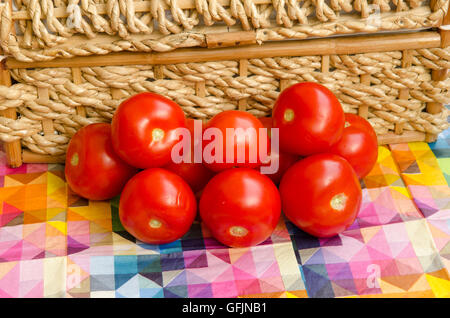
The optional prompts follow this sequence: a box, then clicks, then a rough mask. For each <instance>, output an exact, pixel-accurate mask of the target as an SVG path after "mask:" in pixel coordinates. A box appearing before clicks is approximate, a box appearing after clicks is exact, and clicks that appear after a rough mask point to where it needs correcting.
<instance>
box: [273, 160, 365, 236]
mask: <svg viewBox="0 0 450 318" xmlns="http://www.w3.org/2000/svg"><path fill="white" fill-rule="evenodd" d="M280 195H281V202H282V205H283V211H284V213H285V215H286V217H287V218H288V219H289V220H290V221H291V222H292V223H293V224H294V225H296V226H297V227H299V228H300V229H302V230H303V231H305V232H307V233H309V234H311V235H314V236H317V237H331V236H334V235H336V234H338V233H341V232H342V231H344V230H345V229H346V228H347V227H349V226H350V225H351V224H352V223H353V222H354V220H355V218H356V216H357V214H358V211H359V208H360V205H361V200H362V193H361V187H360V184H359V180H358V177H357V176H356V173H355V171H354V170H353V168H352V166H351V165H350V164H349V163H348V162H347V160H345V159H344V158H342V157H340V156H338V155H335V154H329V153H324V154H317V155H312V156H309V157H307V158H305V159H302V160H300V161H299V162H297V163H295V164H294V165H293V166H292V167H290V168H289V169H288V171H286V173H285V174H284V176H283V178H282V179H281V183H280Z"/></svg>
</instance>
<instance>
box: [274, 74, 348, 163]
mask: <svg viewBox="0 0 450 318" xmlns="http://www.w3.org/2000/svg"><path fill="white" fill-rule="evenodd" d="M272 117H273V127H275V128H279V129H280V149H281V151H284V152H288V153H294V154H298V155H300V156H307V155H312V154H315V153H320V152H325V151H327V150H328V149H329V147H330V146H331V145H333V144H334V143H336V142H337V141H338V140H339V138H341V135H342V131H343V129H344V122H345V120H344V111H343V110H342V107H341V104H340V103H339V101H338V99H337V98H336V96H334V95H333V93H332V92H331V91H330V90H329V89H328V88H326V87H325V86H322V85H320V84H317V83H313V82H303V83H297V84H294V85H292V86H290V87H288V88H286V89H285V90H284V91H283V92H282V93H281V94H280V95H279V97H278V99H277V101H276V102H275V105H274V108H273V115H272Z"/></svg>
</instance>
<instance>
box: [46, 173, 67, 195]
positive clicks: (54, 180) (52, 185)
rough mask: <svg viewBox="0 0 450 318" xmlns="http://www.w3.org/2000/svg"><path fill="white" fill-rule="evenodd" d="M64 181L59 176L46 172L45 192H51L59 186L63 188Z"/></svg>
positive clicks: (64, 185)
mask: <svg viewBox="0 0 450 318" xmlns="http://www.w3.org/2000/svg"><path fill="white" fill-rule="evenodd" d="M65 187H66V183H65V182H64V180H63V179H61V178H60V177H58V176H56V175H54V174H53V173H51V172H47V194H52V193H53V192H55V191H57V190H59V189H60V188H65Z"/></svg>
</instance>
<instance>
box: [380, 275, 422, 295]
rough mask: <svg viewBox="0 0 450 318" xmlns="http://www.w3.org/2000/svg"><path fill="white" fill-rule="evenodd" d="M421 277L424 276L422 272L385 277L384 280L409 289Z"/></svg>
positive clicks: (406, 289) (405, 289)
mask: <svg viewBox="0 0 450 318" xmlns="http://www.w3.org/2000/svg"><path fill="white" fill-rule="evenodd" d="M420 277H422V274H412V275H403V276H388V277H383V280H384V281H385V282H388V283H389V284H391V285H393V286H397V287H399V288H401V289H403V290H404V291H408V290H409V289H410V288H411V287H412V286H413V285H414V284H415V283H416V282H417V281H418V280H419V278H420Z"/></svg>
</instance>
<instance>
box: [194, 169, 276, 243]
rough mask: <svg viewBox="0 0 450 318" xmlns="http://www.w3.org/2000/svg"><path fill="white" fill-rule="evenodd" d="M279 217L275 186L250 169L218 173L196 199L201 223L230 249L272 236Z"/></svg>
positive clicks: (260, 241) (266, 178)
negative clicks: (198, 198) (198, 201)
mask: <svg viewBox="0 0 450 318" xmlns="http://www.w3.org/2000/svg"><path fill="white" fill-rule="evenodd" d="M280 214H281V202H280V195H279V193H278V189H277V187H276V186H275V185H274V184H273V182H272V181H271V180H270V179H269V178H268V177H266V176H264V175H262V174H260V173H259V172H258V171H256V170H254V169H248V168H233V169H228V170H225V171H223V172H220V173H218V174H217V175H216V176H214V177H213V178H212V179H211V181H210V182H209V183H208V184H207V185H206V187H205V188H204V189H203V193H202V195H201V198H200V217H201V219H202V221H203V222H204V224H205V225H206V227H207V228H209V230H210V231H211V234H212V236H213V237H214V238H215V239H216V240H218V241H219V242H221V243H222V244H224V245H227V246H230V247H248V246H254V245H257V244H260V243H262V242H263V241H265V240H266V239H267V238H268V237H269V236H270V235H271V234H272V232H273V230H274V229H275V227H276V225H277V223H278V220H279V218H280Z"/></svg>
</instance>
